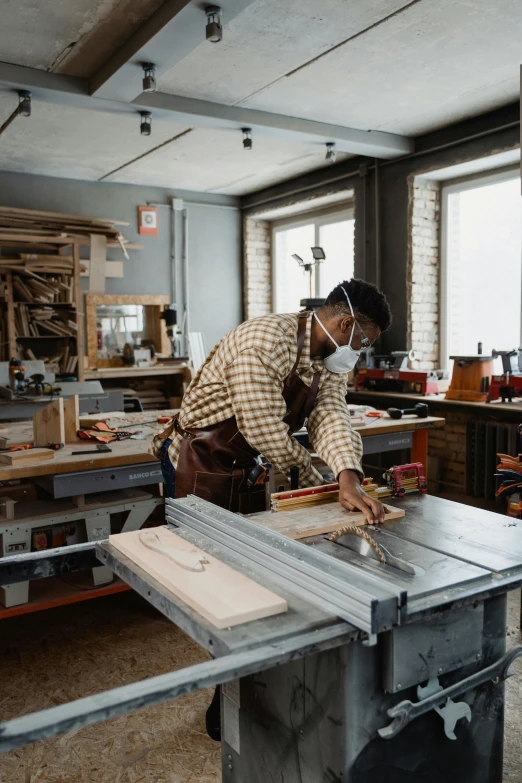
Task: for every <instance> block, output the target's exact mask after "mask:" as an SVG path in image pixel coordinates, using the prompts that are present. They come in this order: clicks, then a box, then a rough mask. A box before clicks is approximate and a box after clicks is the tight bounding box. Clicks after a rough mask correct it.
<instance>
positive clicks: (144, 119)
mask: <svg viewBox="0 0 522 783" xmlns="http://www.w3.org/2000/svg"><path fill="white" fill-rule="evenodd" d="M140 116H141V122H140V133H141V135H142V136H150V133H151V130H152V114H151V113H150V111H140Z"/></svg>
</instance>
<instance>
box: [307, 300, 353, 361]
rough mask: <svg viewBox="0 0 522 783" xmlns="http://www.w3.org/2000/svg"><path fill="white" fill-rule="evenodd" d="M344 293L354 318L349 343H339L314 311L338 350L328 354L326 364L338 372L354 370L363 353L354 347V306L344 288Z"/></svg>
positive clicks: (320, 324) (317, 319)
mask: <svg viewBox="0 0 522 783" xmlns="http://www.w3.org/2000/svg"><path fill="white" fill-rule="evenodd" d="M343 292H344V295H345V296H346V299H347V301H348V304H349V305H350V312H351V314H352V318H353V325H352V332H351V334H350V339H349V341H348V344H347V345H338V344H337V343H336V342H335V340H334V338H333V337H332V335H331V334H330V332H328V331H327V330H326V329H325V327H324V326H323V324H322V323H321V321H320V320H319V318H318V317H317V313H315V312H314V316H315V319H316V321H317V323H318V324H319V326H320V327H321V329H322V330H323V332H324V333H325V334H327V335H328V337H329V338H330V340H331V341H332V342H333V344H334V345H335V346H336V350H335V351H334V353H332V354H330V356H327V357H326V359H325V360H324V362H323V363H324V366H325V367H326V369H327V370H330V372H336V373H348V372H351V370H353V368H354V367H355V365H356V364H357V360H358V359H359V356H360V355H361V352H360V351H356V350H355V349H354V348H352V339H353V332H354V329H355V315H354V312H353V308H352V303H351V302H350V299H349V298H348V294H347V293H346V291H345V290H344V288H343Z"/></svg>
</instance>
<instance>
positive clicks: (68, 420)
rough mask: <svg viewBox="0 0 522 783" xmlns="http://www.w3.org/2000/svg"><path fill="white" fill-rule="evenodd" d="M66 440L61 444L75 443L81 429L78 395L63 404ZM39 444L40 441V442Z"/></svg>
mask: <svg viewBox="0 0 522 783" xmlns="http://www.w3.org/2000/svg"><path fill="white" fill-rule="evenodd" d="M63 426H64V435H65V437H64V440H63V441H60V442H61V443H75V442H76V441H77V440H78V435H77V432H78V430H79V429H80V398H79V397H78V395H77V394H73V396H72V397H69V398H68V399H66V400H64V403H63ZM38 442H39V441H38Z"/></svg>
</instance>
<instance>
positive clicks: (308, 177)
mask: <svg viewBox="0 0 522 783" xmlns="http://www.w3.org/2000/svg"><path fill="white" fill-rule="evenodd" d="M519 144H520V107H519V104H518V103H516V104H510V105H509V106H505V107H503V108H502V109H497V110H496V111H493V112H489V113H488V114H484V115H480V116H478V117H473V118H471V119H469V120H465V121H464V122H461V123H458V124H456V125H452V126H448V127H446V128H442V129H441V130H439V131H436V132H433V133H430V134H426V135H425V136H421V137H418V138H417V139H416V140H415V153H413V154H412V155H407V156H405V157H403V158H399V159H396V160H391V161H381V162H380V163H379V164H378V174H377V182H378V199H377V200H376V199H375V183H376V171H375V161H373V160H372V159H369V158H362V157H354V158H351V159H349V160H346V161H343V162H342V163H339V164H337V165H334V166H331V167H329V168H323V169H318V170H317V171H314V172H310V173H309V174H305V175H302V176H301V177H297V178H294V179H293V180H288V181H287V182H283V183H280V184H279V185H273V186H271V187H269V188H265V189H264V190H261V191H258V192H255V193H250V194H248V195H247V196H244V197H243V198H242V200H241V205H242V208H243V210H244V213H245V214H247V215H248V214H253V213H255V212H256V211H257V212H258V211H260V210H261V209H264V210H267V209H269V208H273V207H276V206H283V205H286V204H289V203H296V202H300V201H303V200H305V199H308V198H313V197H315V196H318V195H326V194H328V193H335V192H336V191H340V190H345V189H346V188H353V189H354V192H355V274H356V275H357V276H360V277H363V278H365V279H367V280H370V281H372V282H375V283H377V284H379V285H380V287H381V288H382V290H383V291H384V292H385V293H386V295H387V297H388V299H389V301H390V305H391V307H392V311H393V324H392V327H391V329H390V330H389V332H386V333H385V334H384V335H383V337H382V339H381V343H382V345H381V348H382V349H383V350H384V351H394V350H404V349H405V348H406V347H407V327H408V324H407V315H408V301H407V295H408V288H407V271H408V242H409V235H410V226H409V209H410V182H411V179H412V177H413V176H415V175H418V174H423V173H427V172H429V171H430V170H431V171H433V170H435V169H438V168H443V167H445V166H451V165H454V164H456V163H460V162H463V161H466V160H474V159H476V158H481V157H485V156H487V155H492V154H494V153H497V152H502V151H503V150H508V149H513V148H515V147H518V146H519ZM376 202H377V203H378V210H376ZM377 212H378V221H377V220H376V213H377Z"/></svg>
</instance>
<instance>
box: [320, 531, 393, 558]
mask: <svg viewBox="0 0 522 783" xmlns="http://www.w3.org/2000/svg"><path fill="white" fill-rule="evenodd" d="M342 536H357V537H358V538H359V539H362V541H365V542H366V543H367V544H368V546H369V547H370V548H371V549H372V551H373V554H374V555H375V557H376V558H377V560H379V562H380V563H383V564H384V565H386V563H387V560H386V555H385V554H384V551H383V550H382V549H381V547H380V546H379V544H378V543H377V541H375V539H374V538H372V537H371V535H370V534H369V533H367V532H366V530H363V529H362V528H361V527H358V526H357V525H346V526H345V527H340V528H339V530H335V531H334V532H333V533H330V535H329V536H328V539H329V540H330V541H334V542H335V541H337V540H338V539H339V538H341V537H342ZM349 548H351V547H349ZM355 551H356V552H358V553H359V554H361V555H366V553H365V552H363V551H362V550H360V549H356V550H355Z"/></svg>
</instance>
